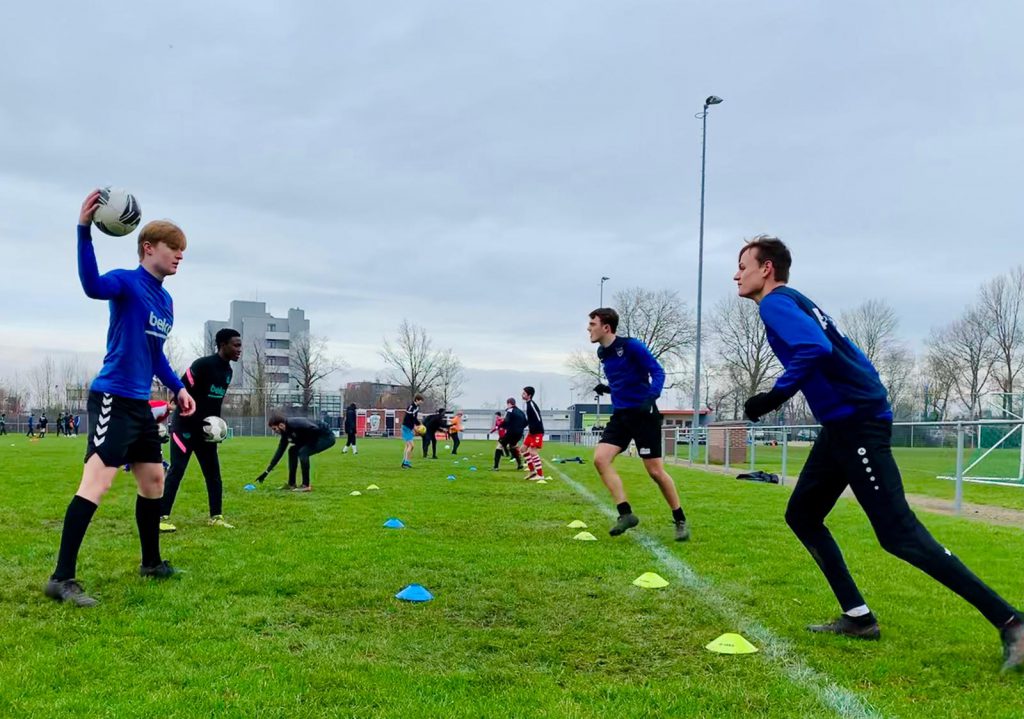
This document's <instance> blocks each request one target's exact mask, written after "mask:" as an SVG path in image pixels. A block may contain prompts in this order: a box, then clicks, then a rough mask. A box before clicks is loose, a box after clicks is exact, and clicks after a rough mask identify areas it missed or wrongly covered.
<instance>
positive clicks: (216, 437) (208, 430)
mask: <svg viewBox="0 0 1024 719" xmlns="http://www.w3.org/2000/svg"><path fill="white" fill-rule="evenodd" d="M227 437H228V423H227V422H225V421H224V420H222V419H221V418H220V417H207V418H206V419H204V420H203V439H205V440H206V441H207V442H223V441H224V440H225V439H227Z"/></svg>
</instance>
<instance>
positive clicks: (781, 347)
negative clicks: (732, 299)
mask: <svg viewBox="0 0 1024 719" xmlns="http://www.w3.org/2000/svg"><path fill="white" fill-rule="evenodd" d="M758 310H759V311H760V314H761V320H762V321H763V322H764V326H765V330H766V335H767V338H768V344H769V345H771V348H772V350H773V351H774V352H775V356H776V357H778V358H779V362H781V363H782V366H783V367H785V370H786V371H785V372H783V374H782V376H781V377H779V379H778V380H777V381H776V382H775V390H778V391H779V392H780V393H781V394H783V395H784V396H785V398H786V399H789V398H790V397H792V396H793V395H795V394H796V393H797V392H800V391H802V392H803V393H804V397H806V398H807V404H808V406H809V407H810V408H811V412H813V413H814V416H815V417H816V418H817V419H818V421H819V422H834V421H838V420H842V419H849V418H860V419H892V410H891V409H890V407H889V400H888V397H887V395H888V393H887V392H886V389H885V386H884V385H883V384H882V381H881V379H879V376H878V370H876V369H875V367H874V365H872V364H871V362H870V361H869V360H868V358H867V357H866V356H865V355H864V353H863V352H861V350H860V348H859V347H857V345H855V344H854V343H853V342H851V341H850V340H849V339H847V337H846V335H844V334H843V333H842V332H841V331H840V330H839V328H838V327H836V323H835V322H834V321H833V320H832V318H831V317H829V316H828V315H827V314H825V313H824V312H822V311H821V310H820V309H818V307H817V306H816V305H815V304H814V303H813V302H811V301H810V300H809V299H807V298H806V297H804V296H803V295H802V294H800V293H799V292H797V291H796V290H794V289H792V288H790V287H785V286H783V287H777V288H775V289H774V290H772V291H771V292H770V293H768V294H767V295H765V296H764V297H763V298H762V299H761V302H760V304H759V305H758Z"/></svg>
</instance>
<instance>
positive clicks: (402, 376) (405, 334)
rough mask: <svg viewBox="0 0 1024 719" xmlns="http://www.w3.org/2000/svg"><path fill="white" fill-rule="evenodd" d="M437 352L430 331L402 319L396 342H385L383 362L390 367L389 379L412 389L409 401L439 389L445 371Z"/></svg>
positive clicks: (382, 353) (382, 355) (386, 340)
mask: <svg viewBox="0 0 1024 719" xmlns="http://www.w3.org/2000/svg"><path fill="white" fill-rule="evenodd" d="M441 354H442V353H440V352H437V351H435V350H434V349H433V343H432V342H431V340H430V337H429V336H428V335H427V331H426V330H425V329H423V328H422V327H419V326H418V325H414V324H410V322H409V320H407V319H405V320H402V324H401V325H399V326H398V337H396V338H395V340H394V342H391V341H390V340H388V339H387V338H385V339H384V346H383V347H382V348H381V350H380V356H381V359H383V360H384V363H385V365H387V368H388V377H389V380H390V381H391V382H392V383H394V384H398V385H403V386H406V387H408V388H409V400H410V401H411V400H412V398H413V397H415V396H416V395H417V394H422V395H424V396H426V395H427V394H429V393H430V391H431V390H432V389H434V388H435V386H436V385H437V383H438V381H439V379H440V372H441V363H440V356H441Z"/></svg>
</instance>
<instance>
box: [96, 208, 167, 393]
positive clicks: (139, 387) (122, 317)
mask: <svg viewBox="0 0 1024 719" xmlns="http://www.w3.org/2000/svg"><path fill="white" fill-rule="evenodd" d="M78 278H79V279H80V280H81V281H82V289H83V290H85V294H86V296H87V297H91V298H92V299H94V300H109V301H110V303H109V304H110V328H109V329H108V330H107V354H106V356H105V357H104V358H103V369H101V370H100V373H99V374H98V375H96V379H94V380H93V381H92V384H91V385H90V389H92V390H94V391H96V392H106V393H108V394H112V395H117V396H118V397H127V398H128V399H147V400H148V399H149V396H150V387H151V385H152V383H153V375H156V376H157V377H159V378H160V381H161V382H163V383H164V386H166V387H167V388H168V389H170V390H171V391H172V392H174V394H177V393H178V392H179V391H180V390H181V388H182V387H183V386H184V385H182V383H181V380H180V379H178V376H177V375H176V374H175V373H174V370H173V369H171V365H170V363H169V362H168V361H167V357H166V356H164V342H166V341H167V335H169V334H170V332H171V326H172V325H173V324H174V304H173V302H172V301H171V295H170V294H169V293H168V292H167V290H165V289H164V287H163V284H162V283H161V282H160V280H158V279H157V278H156V277H154V276H153V275H151V274H149V272H148V271H146V269H145V268H144V267H142V265H139V266H138V267H137V268H136V269H134V270H111V271H110V272H107V273H106V274H103V275H101V274H100V271H99V268H98V267H97V265H96V251H95V250H94V249H93V246H92V235H91V234H90V232H89V226H88V225H79V226H78Z"/></svg>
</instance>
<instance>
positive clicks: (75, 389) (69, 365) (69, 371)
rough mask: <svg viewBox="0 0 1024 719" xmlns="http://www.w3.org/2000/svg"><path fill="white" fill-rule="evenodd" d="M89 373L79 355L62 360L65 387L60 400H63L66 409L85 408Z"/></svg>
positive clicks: (61, 375) (61, 368)
mask: <svg viewBox="0 0 1024 719" xmlns="http://www.w3.org/2000/svg"><path fill="white" fill-rule="evenodd" d="M88 374H89V373H88V370H86V368H85V363H84V362H82V358H81V357H79V356H78V355H72V356H70V357H67V358H65V359H63V360H61V363H60V378H61V384H62V385H63V388H62V391H61V396H60V398H58V402H62V403H63V405H64V406H65V408H66V409H71V407H75V408H77V409H84V407H85V403H86V400H87V398H88V388H89V377H88Z"/></svg>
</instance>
